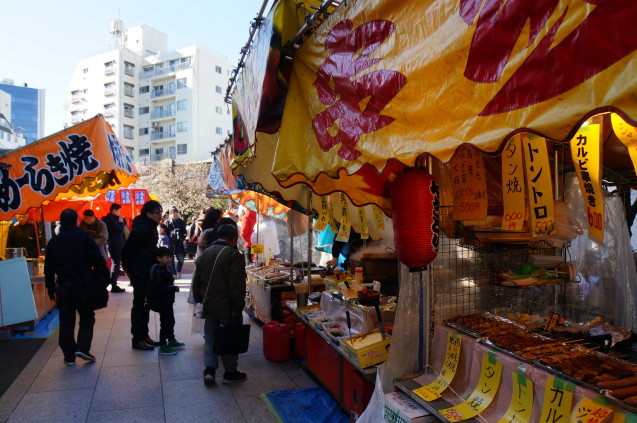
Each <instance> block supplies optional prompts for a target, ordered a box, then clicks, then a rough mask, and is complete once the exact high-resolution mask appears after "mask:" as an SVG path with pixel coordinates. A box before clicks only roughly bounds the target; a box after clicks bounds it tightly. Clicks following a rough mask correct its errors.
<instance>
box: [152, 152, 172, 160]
mask: <svg viewBox="0 0 637 423" xmlns="http://www.w3.org/2000/svg"><path fill="white" fill-rule="evenodd" d="M175 158H176V154H174V153H163V154H151V155H150V161H151V162H160V161H162V160H166V159H173V160H174V159H175Z"/></svg>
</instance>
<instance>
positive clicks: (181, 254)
mask: <svg viewBox="0 0 637 423" xmlns="http://www.w3.org/2000/svg"><path fill="white" fill-rule="evenodd" d="M166 226H167V227H168V234H169V235H170V248H171V249H172V251H173V255H174V257H173V261H171V262H170V270H171V271H172V272H173V277H174V278H176V279H180V278H181V269H182V268H183V267H184V258H185V257H186V248H185V247H184V241H185V240H186V222H184V221H183V219H182V218H181V217H180V216H179V210H177V207H175V206H171V207H170V219H168V220H166Z"/></svg>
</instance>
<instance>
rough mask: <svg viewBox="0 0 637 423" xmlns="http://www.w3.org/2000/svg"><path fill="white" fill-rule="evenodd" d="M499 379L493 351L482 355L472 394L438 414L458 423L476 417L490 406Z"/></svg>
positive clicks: (500, 371)
mask: <svg viewBox="0 0 637 423" xmlns="http://www.w3.org/2000/svg"><path fill="white" fill-rule="evenodd" d="M501 377H502V363H500V362H498V361H497V360H496V358H495V351H489V352H488V353H484V354H483V355H482V366H481V368H480V378H479V379H478V385H477V386H476V387H475V389H474V390H473V392H472V393H471V394H470V395H469V396H468V397H467V399H465V400H464V402H463V403H461V404H458V405H456V406H455V407H451V408H445V409H443V410H439V413H440V414H441V415H442V416H443V417H445V418H446V419H448V420H449V421H451V422H459V421H462V420H467V419H470V418H472V417H475V416H477V415H478V414H480V413H482V412H483V411H484V410H486V409H487V407H488V406H489V405H491V402H492V401H493V398H495V395H496V394H497V393H498V388H499V387H500V378H501ZM543 421H544V420H543Z"/></svg>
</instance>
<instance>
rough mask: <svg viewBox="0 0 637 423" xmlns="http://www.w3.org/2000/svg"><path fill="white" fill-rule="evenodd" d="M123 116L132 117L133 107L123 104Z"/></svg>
mask: <svg viewBox="0 0 637 423" xmlns="http://www.w3.org/2000/svg"><path fill="white" fill-rule="evenodd" d="M124 116H126V117H133V105H132V104H126V103H124Z"/></svg>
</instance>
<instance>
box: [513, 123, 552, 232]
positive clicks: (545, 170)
mask: <svg viewBox="0 0 637 423" xmlns="http://www.w3.org/2000/svg"><path fill="white" fill-rule="evenodd" d="M522 148H523V150H524V165H525V169H526V189H527V196H528V197H529V207H530V216H531V219H530V221H531V224H530V225H529V226H530V228H529V229H530V231H531V237H533V238H539V237H543V236H547V235H553V234H554V233H556V232H557V229H556V227H555V213H554V211H553V186H552V183H551V166H550V164H549V155H548V151H547V149H546V140H545V139H544V138H540V137H537V136H535V135H533V134H524V135H522Z"/></svg>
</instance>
